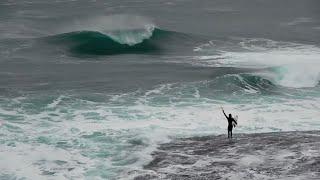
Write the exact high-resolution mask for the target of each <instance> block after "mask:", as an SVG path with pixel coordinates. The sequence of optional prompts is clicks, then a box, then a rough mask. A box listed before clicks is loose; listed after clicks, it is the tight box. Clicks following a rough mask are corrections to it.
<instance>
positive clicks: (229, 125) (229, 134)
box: [221, 108, 237, 138]
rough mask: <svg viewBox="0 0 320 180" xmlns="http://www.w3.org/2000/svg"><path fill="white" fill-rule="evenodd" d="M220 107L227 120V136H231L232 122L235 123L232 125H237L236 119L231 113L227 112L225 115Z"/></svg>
mask: <svg viewBox="0 0 320 180" xmlns="http://www.w3.org/2000/svg"><path fill="white" fill-rule="evenodd" d="M221 109H222V112H223V114H224V116H225V117H226V118H227V120H228V138H232V129H233V122H234V123H235V125H234V127H235V126H236V125H237V121H236V120H235V119H234V118H233V117H232V115H231V114H229V116H227V115H226V113H225V112H224V110H223V108H221Z"/></svg>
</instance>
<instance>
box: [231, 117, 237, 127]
mask: <svg viewBox="0 0 320 180" xmlns="http://www.w3.org/2000/svg"><path fill="white" fill-rule="evenodd" d="M233 119H234V120H235V121H236V122H237V123H238V115H236V116H234V118H233ZM232 126H233V127H236V126H237V124H236V123H235V122H232Z"/></svg>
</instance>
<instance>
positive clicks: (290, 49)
mask: <svg viewBox="0 0 320 180" xmlns="http://www.w3.org/2000/svg"><path fill="white" fill-rule="evenodd" d="M319 19H320V2H319V1H318V0H304V1H299V0H290V1H289V0H281V1H279V0H268V1H263V0H239V1H232V0H227V1H226V0H213V1H212V0H201V1H192V0H159V1H147V0H139V1H138V0H135V1H125V0H122V1H116V0H105V1H99V0H96V1H95V0H92V1H82V0H55V1H49V0H45V1H44V0H19V1H15V0H4V1H1V2H0V137H1V138H0V179H132V178H133V177H134V176H136V175H139V173H143V172H144V171H146V170H143V165H145V164H147V163H148V162H150V160H151V152H152V151H153V150H155V149H156V147H157V146H158V145H159V144H160V143H164V142H168V141H170V139H172V138H175V137H191V136H195V135H208V134H223V133H226V126H227V122H226V120H225V119H224V117H223V114H222V113H221V110H220V107H221V106H223V107H224V108H225V110H226V112H227V113H232V114H235V115H238V116H239V120H238V123H239V125H238V126H237V127H236V129H235V133H240V132H241V133H256V132H279V131H293V130H298V131H302V130H317V129H319V128H320V121H319V117H320V91H319V90H320V86H319V80H320V20H319Z"/></svg>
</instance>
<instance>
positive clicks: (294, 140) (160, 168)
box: [134, 131, 320, 180]
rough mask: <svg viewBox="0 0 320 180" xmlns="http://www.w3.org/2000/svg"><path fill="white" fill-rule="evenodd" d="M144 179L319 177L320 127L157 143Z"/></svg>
mask: <svg viewBox="0 0 320 180" xmlns="http://www.w3.org/2000/svg"><path fill="white" fill-rule="evenodd" d="M152 156H153V160H152V161H151V162H150V163H149V164H148V165H146V166H145V167H144V169H145V170H146V171H145V173H144V174H140V175H138V176H136V177H135V178H134V179H135V180H146V179H148V180H149V179H192V180H202V179H203V180H204V179H320V131H294V132H273V133H259V134H234V138H233V139H232V140H228V139H227V138H226V135H219V136H205V137H192V138H185V139H176V140H174V141H172V142H170V143H166V144H162V145H160V147H159V148H158V149H157V150H156V151H155V152H153V153H152Z"/></svg>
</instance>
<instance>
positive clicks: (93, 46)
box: [45, 28, 174, 55]
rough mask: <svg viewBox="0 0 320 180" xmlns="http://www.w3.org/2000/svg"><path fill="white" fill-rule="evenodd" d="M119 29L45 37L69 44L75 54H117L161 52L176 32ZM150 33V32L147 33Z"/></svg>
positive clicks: (55, 42) (56, 42)
mask: <svg viewBox="0 0 320 180" xmlns="http://www.w3.org/2000/svg"><path fill="white" fill-rule="evenodd" d="M145 31H146V30H145V29H144V30H130V31H117V32H110V33H107V34H105V33H101V32H97V31H77V32H70V33H64V34H58V35H54V36H51V37H47V38H45V41H47V42H49V43H51V44H57V45H59V46H60V45H62V46H67V49H68V50H69V51H70V52H71V53H73V54H87V55H117V54H146V53H161V52H162V50H163V45H164V44H163V43H164V41H165V40H166V39H167V38H168V37H170V36H174V32H170V31H164V30H160V29H156V28H154V29H152V32H145ZM146 33H149V34H146Z"/></svg>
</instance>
